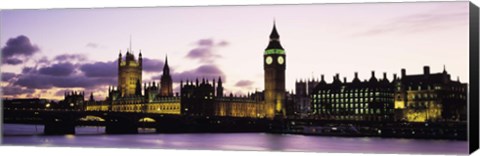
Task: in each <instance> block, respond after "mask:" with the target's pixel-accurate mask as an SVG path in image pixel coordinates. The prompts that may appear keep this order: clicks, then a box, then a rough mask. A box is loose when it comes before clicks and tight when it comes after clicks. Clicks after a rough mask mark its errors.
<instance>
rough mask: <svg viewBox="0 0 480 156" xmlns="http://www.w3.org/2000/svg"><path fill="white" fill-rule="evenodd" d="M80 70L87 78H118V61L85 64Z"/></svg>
mask: <svg viewBox="0 0 480 156" xmlns="http://www.w3.org/2000/svg"><path fill="white" fill-rule="evenodd" d="M80 70H81V71H82V72H83V73H85V75H86V76H87V77H117V76H118V61H109V62H95V63H89V64H83V65H81V66H80Z"/></svg>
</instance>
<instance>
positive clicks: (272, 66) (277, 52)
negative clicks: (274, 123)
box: [263, 21, 286, 118]
mask: <svg viewBox="0 0 480 156" xmlns="http://www.w3.org/2000/svg"><path fill="white" fill-rule="evenodd" d="M263 60H264V63H263V69H264V72H265V78H264V79H265V92H264V94H265V115H266V117H268V118H275V117H281V118H283V117H285V67H286V55H285V50H284V49H283V47H282V45H281V44H280V35H279V34H278V32H277V28H276V24H275V21H274V22H273V29H272V32H271V33H270V42H269V43H268V46H267V48H266V49H265V52H264V54H263Z"/></svg>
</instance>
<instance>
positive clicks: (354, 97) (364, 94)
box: [310, 72, 395, 121]
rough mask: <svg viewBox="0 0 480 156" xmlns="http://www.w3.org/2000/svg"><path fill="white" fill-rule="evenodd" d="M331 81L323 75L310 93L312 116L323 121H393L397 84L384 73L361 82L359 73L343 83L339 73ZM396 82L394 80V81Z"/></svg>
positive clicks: (373, 74)
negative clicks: (326, 80) (380, 76)
mask: <svg viewBox="0 0 480 156" xmlns="http://www.w3.org/2000/svg"><path fill="white" fill-rule="evenodd" d="M333 79H334V80H333V82H332V83H326V82H325V80H324V77H323V75H322V78H321V80H320V82H319V83H318V85H317V86H316V87H315V88H314V89H313V92H312V94H311V95H310V99H311V104H312V116H313V117H314V118H317V119H320V120H352V121H353V120H355V121H392V120H393V114H394V110H393V108H394V101H393V96H394V85H393V83H391V82H390V81H389V80H388V79H387V78H386V74H385V73H384V77H383V79H380V80H379V79H377V78H376V77H375V73H374V72H372V76H371V77H370V79H369V80H365V81H361V80H360V79H359V78H358V74H357V73H355V78H354V79H353V80H352V81H351V82H347V80H346V78H344V81H343V82H342V81H341V80H340V77H339V75H338V74H337V75H336V76H334V78H333ZM394 81H395V80H394Z"/></svg>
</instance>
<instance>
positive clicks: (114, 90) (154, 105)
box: [85, 52, 180, 114]
mask: <svg viewBox="0 0 480 156" xmlns="http://www.w3.org/2000/svg"><path fill="white" fill-rule="evenodd" d="M138 57H139V58H138V61H137V60H135V58H134V56H133V54H131V53H130V52H127V54H126V56H125V60H123V59H122V54H119V60H118V62H119V64H118V65H119V68H118V75H119V78H118V87H112V86H110V87H109V89H108V96H107V98H106V100H105V101H92V100H90V101H87V102H86V104H87V105H86V108H85V110H87V111H121V112H145V113H159V114H180V96H179V95H178V94H177V95H174V94H173V91H172V78H171V76H170V69H169V66H168V61H167V58H165V65H164V67H163V74H162V76H161V80H160V82H159V83H156V82H155V81H153V82H150V83H144V84H143V93H142V85H141V79H142V54H141V53H139V56H138ZM159 68H161V67H159Z"/></svg>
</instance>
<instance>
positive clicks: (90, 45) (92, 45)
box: [85, 42, 100, 48]
mask: <svg viewBox="0 0 480 156" xmlns="http://www.w3.org/2000/svg"><path fill="white" fill-rule="evenodd" d="M85 46H86V47H88V48H98V47H100V46H99V45H98V44H96V43H92V42H89V43H87V45H85Z"/></svg>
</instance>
